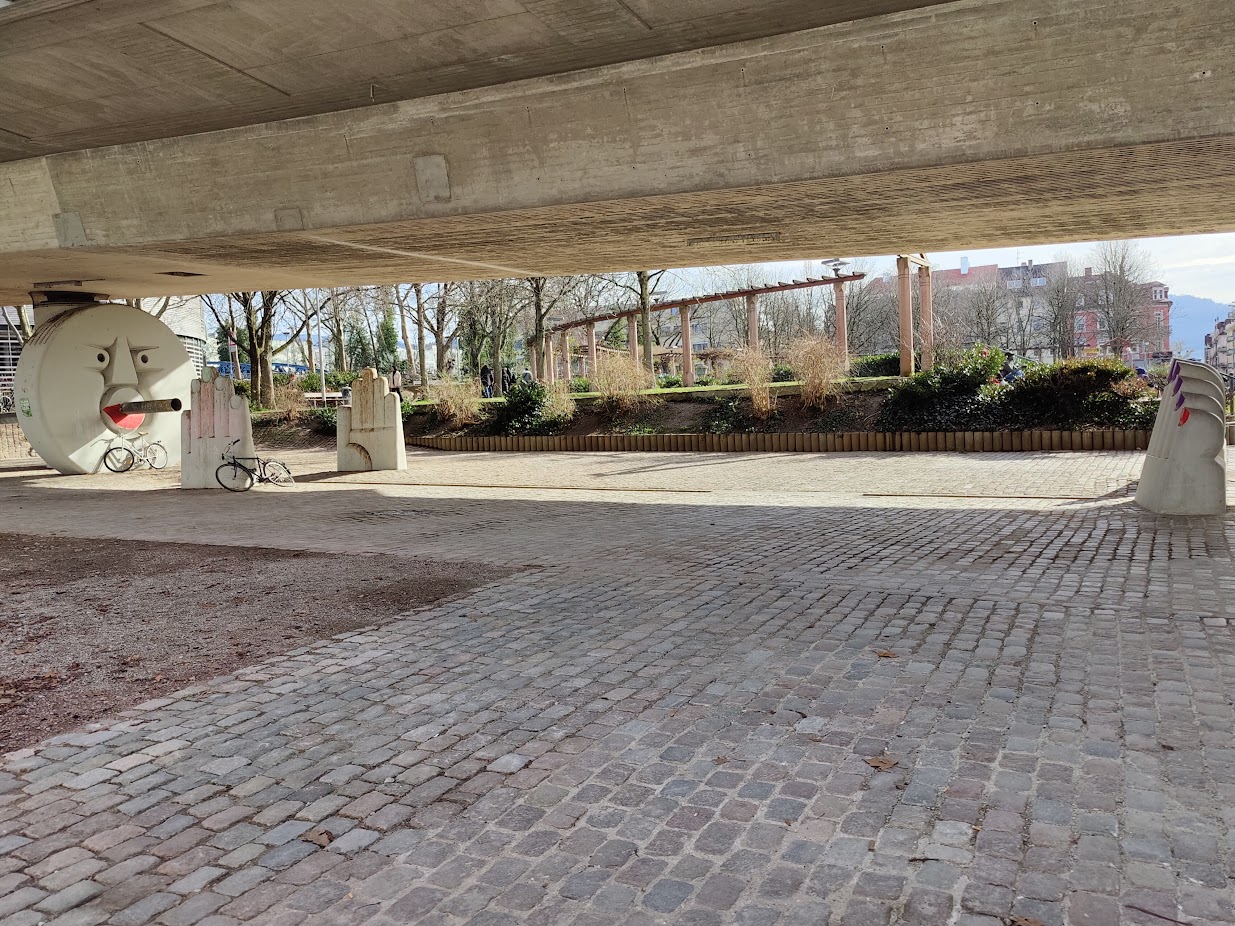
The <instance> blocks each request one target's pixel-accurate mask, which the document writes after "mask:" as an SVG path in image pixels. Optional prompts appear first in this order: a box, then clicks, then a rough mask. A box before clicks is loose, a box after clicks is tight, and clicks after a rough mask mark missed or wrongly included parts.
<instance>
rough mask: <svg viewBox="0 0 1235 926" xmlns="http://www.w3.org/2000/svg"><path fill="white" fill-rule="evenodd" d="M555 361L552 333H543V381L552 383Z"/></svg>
mask: <svg viewBox="0 0 1235 926" xmlns="http://www.w3.org/2000/svg"><path fill="white" fill-rule="evenodd" d="M555 366H556V363H555V361H554V359H553V335H551V334H547V335H545V382H546V383H547V384H548V385H550V386H552V385H553V373H554V367H555Z"/></svg>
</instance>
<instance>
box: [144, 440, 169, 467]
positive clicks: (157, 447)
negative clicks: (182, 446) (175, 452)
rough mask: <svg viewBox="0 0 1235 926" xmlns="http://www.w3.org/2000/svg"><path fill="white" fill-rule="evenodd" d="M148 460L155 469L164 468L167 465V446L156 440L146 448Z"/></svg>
mask: <svg viewBox="0 0 1235 926" xmlns="http://www.w3.org/2000/svg"><path fill="white" fill-rule="evenodd" d="M146 462H147V463H149V464H150V465H151V466H152V467H153V468H154V469H162V468H163V467H164V466H166V465H167V448H166V447H164V446H163V445H162V444H160V443H159V442H158V441H155V442H154V443H153V444H151V445H150V446H149V447H147V448H146Z"/></svg>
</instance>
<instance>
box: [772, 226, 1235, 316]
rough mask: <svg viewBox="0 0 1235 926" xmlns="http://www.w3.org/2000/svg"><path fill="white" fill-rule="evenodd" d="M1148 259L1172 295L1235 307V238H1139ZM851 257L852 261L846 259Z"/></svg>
mask: <svg viewBox="0 0 1235 926" xmlns="http://www.w3.org/2000/svg"><path fill="white" fill-rule="evenodd" d="M1137 243H1138V244H1140V245H1142V246H1143V247H1144V248H1145V250H1147V251H1148V252H1149V254H1150V255H1151V256H1152V258H1153V262H1154V265H1155V267H1156V273H1155V276H1156V277H1157V278H1158V279H1159V280H1161V281H1162V282H1163V283H1165V284H1166V285H1167V286H1168V287H1170V289H1171V291H1172V292H1173V293H1182V294H1186V295H1189V296H1200V297H1201V298H1204V299H1213V300H1215V301H1217V302H1221V303H1224V304H1226V303H1235V234H1220V235H1187V236H1181V237H1176V238H1141V239H1138V241H1137ZM1093 247H1094V242H1092V241H1088V242H1077V243H1074V244H1045V245H1036V246H1031V247H1022V248H994V249H989V250H976V249H975V250H970V251H947V252H939V253H933V254H928V255H927V256H928V257H929V258H930V260H931V265H932V266H933V267H934V268H935V269H937V270H947V269H951V268H955V267H959V266H960V264H961V258H963V257H968V258H969V263H970V266H974V267H976V266H980V265H982V264H999V265H1000V266H1001V267H1012V266H1016V265H1018V264H1021V263H1023V262H1024V261H1027V260H1032V261H1033V262H1034V263H1035V264H1043V263H1047V262H1049V261H1053V260H1056V259H1058V258H1059V257H1060V256H1061V255H1063V254H1068V255H1071V256H1072V257H1074V258H1075V260H1076V262H1077V263H1078V264H1079V265H1080V266H1082V267H1083V266H1085V259H1086V256H1087V255H1088V254H1089V252H1090V251H1091V250H1092V248H1093ZM846 256H850V257H851V256H852V255H846ZM868 259H869V260H870V261H871V262H872V263H873V265H874V266H875V267H876V268H877V269H878V270H884V269H889V270H890V269H894V268H895V257H894V256H892V255H881V256H874V257H871V258H868ZM768 269H769V271H770V272H771V275H772V276H776V275H777V274H779V275H780V276H779V277H778V278H786V277H785V276H784V275H785V274H786V273H789V274H792V273H794V272H797V273H799V274H800V273H801V269H802V264H801V262H800V261H799V262H796V263H784V264H774V265H770V266H769V268H768Z"/></svg>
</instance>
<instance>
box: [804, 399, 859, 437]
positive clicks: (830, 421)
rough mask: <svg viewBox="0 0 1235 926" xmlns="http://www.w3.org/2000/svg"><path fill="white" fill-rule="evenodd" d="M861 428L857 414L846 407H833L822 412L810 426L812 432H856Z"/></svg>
mask: <svg viewBox="0 0 1235 926" xmlns="http://www.w3.org/2000/svg"><path fill="white" fill-rule="evenodd" d="M860 428H861V419H859V417H858V413H857V412H856V411H854V410H853V409H852V408H850V407H849V406H847V405H835V406H832V407H830V408H827V409H825V410H824V412H823V414H821V415H820V416H819V417H818V418H816V419H815V420H814V422H812V424H811V429H812V430H814V431H828V432H837V431H857V430H859V429H860Z"/></svg>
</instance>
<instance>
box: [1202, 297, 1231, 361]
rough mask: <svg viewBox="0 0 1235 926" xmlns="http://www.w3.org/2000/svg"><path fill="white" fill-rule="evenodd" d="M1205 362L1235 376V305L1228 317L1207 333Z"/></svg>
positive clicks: (1215, 324)
mask: <svg viewBox="0 0 1235 926" xmlns="http://www.w3.org/2000/svg"><path fill="white" fill-rule="evenodd" d="M1205 362H1206V363H1208V364H1209V365H1210V366H1211V367H1213V368H1214V369H1215V370H1217V371H1218V372H1220V373H1223V374H1225V375H1227V376H1235V305H1232V306H1231V311H1230V313H1229V314H1228V315H1227V317H1226V318H1224V319H1221V320H1220V321H1217V322H1215V323H1214V330H1213V332H1212V333H1210V334H1207V335H1205Z"/></svg>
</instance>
